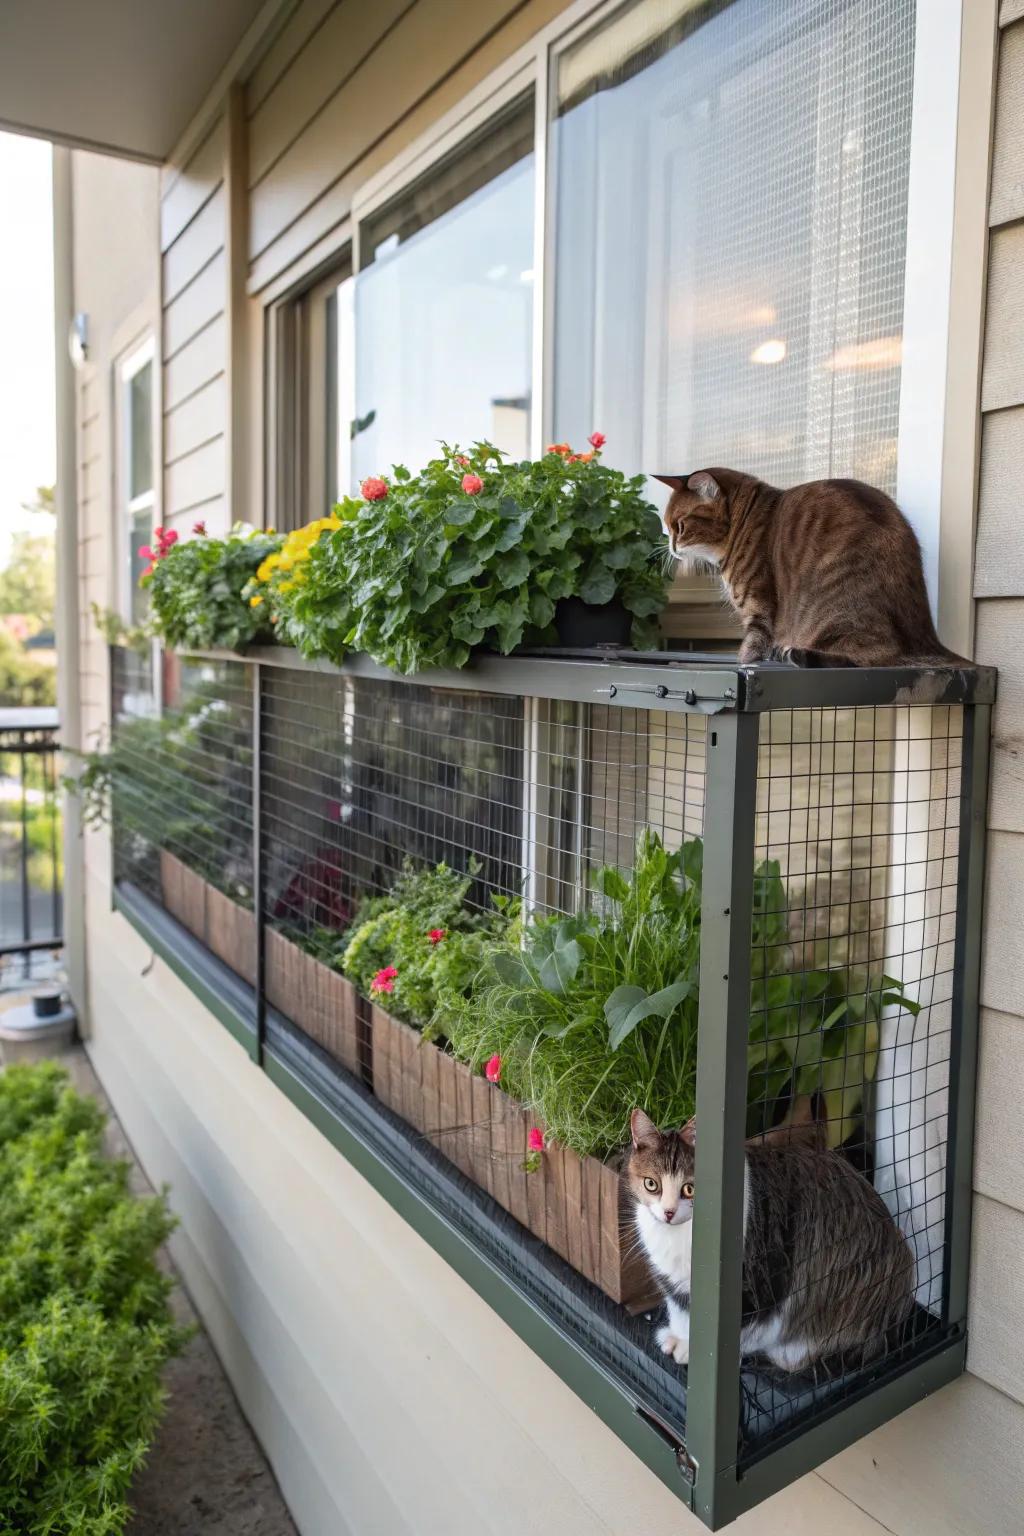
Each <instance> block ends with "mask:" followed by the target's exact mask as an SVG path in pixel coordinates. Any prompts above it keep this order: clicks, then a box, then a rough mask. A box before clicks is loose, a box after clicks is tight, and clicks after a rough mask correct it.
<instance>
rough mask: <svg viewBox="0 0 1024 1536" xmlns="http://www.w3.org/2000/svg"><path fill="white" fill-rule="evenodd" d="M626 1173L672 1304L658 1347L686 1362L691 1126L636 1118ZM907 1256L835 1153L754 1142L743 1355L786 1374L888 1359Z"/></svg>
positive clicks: (908, 1292) (795, 1139) (909, 1293)
mask: <svg viewBox="0 0 1024 1536" xmlns="http://www.w3.org/2000/svg"><path fill="white" fill-rule="evenodd" d="M630 1129H631V1132H632V1147H631V1150H630V1152H629V1156H628V1160H627V1162H626V1165H625V1168H624V1171H623V1181H624V1185H625V1189H626V1192H627V1194H628V1196H629V1197H630V1198H631V1199H632V1201H633V1202H634V1205H635V1213H636V1229H637V1233H638V1235H639V1238H640V1241H641V1243H642V1245H643V1248H644V1251H645V1252H646V1254H647V1257H648V1260H649V1262H650V1264H651V1267H652V1269H653V1270H654V1272H655V1274H656V1275H657V1277H658V1279H659V1281H660V1284H661V1287H662V1292H663V1294H664V1297H665V1306H666V1310H667V1321H666V1323H665V1324H664V1326H663V1327H661V1328H659V1330H658V1333H657V1335H656V1337H657V1342H658V1344H659V1345H660V1347H661V1349H662V1350H663V1352H664V1353H665V1354H666V1355H671V1356H672V1358H673V1359H674V1360H676V1361H678V1363H679V1364H680V1365H686V1364H687V1363H688V1361H689V1358H690V1257H691V1242H692V1233H693V1224H692V1217H693V1201H694V1195H695V1180H694V1161H695V1158H694V1143H695V1129H694V1122H693V1121H692V1120H691V1121H689V1123H688V1124H687V1125H685V1126H683V1128H682V1130H680V1131H667V1132H664V1133H663V1132H661V1131H659V1129H658V1127H657V1126H656V1125H655V1124H654V1122H653V1120H651V1118H650V1117H649V1116H648V1115H646V1114H645V1113H644V1111H643V1110H642V1109H635V1110H634V1111H633V1114H632V1117H631V1120H630ZM913 1275H914V1266H913V1260H912V1258H911V1254H910V1249H909V1248H908V1246H907V1243H906V1241H905V1239H904V1237H903V1234H902V1233H901V1232H900V1230H899V1228H898V1227H897V1226H896V1224H895V1222H894V1221H893V1219H892V1217H891V1216H890V1214H889V1212H888V1210H887V1209H886V1207H885V1205H884V1203H883V1201H882V1199H881V1197H880V1196H879V1195H878V1194H877V1193H876V1191H875V1190H874V1189H873V1188H872V1186H871V1185H870V1184H869V1183H868V1181H867V1180H866V1179H865V1178H864V1177H863V1176H862V1175H861V1174H859V1173H857V1172H856V1170H855V1169H853V1168H852V1167H851V1166H850V1164H849V1163H848V1162H847V1161H846V1160H845V1158H843V1157H842V1156H841V1155H840V1154H839V1153H837V1152H830V1151H827V1150H825V1149H824V1148H822V1147H820V1146H818V1145H816V1144H814V1140H813V1138H809V1139H802V1138H801V1137H799V1136H798V1135H797V1134H793V1135H781V1136H779V1135H773V1134H769V1136H767V1137H765V1138H764V1139H763V1140H754V1141H749V1142H748V1143H747V1145H746V1149H745V1154H744V1190H743V1331H742V1334H741V1338H740V1348H741V1352H742V1354H743V1355H745V1356H746V1355H766V1356H767V1357H768V1359H769V1360H770V1361H771V1362H772V1364H773V1365H775V1366H777V1367H778V1368H779V1369H780V1370H783V1371H804V1370H807V1369H809V1368H810V1367H811V1366H813V1365H814V1364H815V1363H816V1362H817V1361H819V1360H821V1359H823V1358H825V1357H829V1358H834V1357H839V1358H841V1359H842V1363H843V1366H844V1368H846V1369H852V1368H855V1367H856V1366H857V1365H860V1364H864V1363H865V1362H867V1361H868V1360H870V1359H872V1358H873V1357H874V1356H875V1355H877V1354H879V1353H881V1351H882V1350H883V1349H884V1347H885V1345H886V1335H887V1334H888V1333H889V1332H890V1330H892V1329H894V1328H897V1327H898V1326H899V1325H900V1324H902V1323H903V1322H905V1321H906V1319H907V1316H908V1314H909V1312H910V1309H911V1304H912V1299H913Z"/></svg>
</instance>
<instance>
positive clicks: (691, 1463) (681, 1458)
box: [633, 1403, 698, 1488]
mask: <svg viewBox="0 0 1024 1536" xmlns="http://www.w3.org/2000/svg"><path fill="white" fill-rule="evenodd" d="M633 1407H634V1410H635V1412H636V1415H637V1417H638V1418H640V1419H643V1421H644V1423H645V1424H646V1425H647V1426H648V1428H649V1429H653V1430H654V1433H655V1434H656V1435H657V1436H658V1437H659V1439H661V1440H664V1442H665V1444H666V1445H667V1446H669V1447H670V1448H671V1450H672V1453H673V1455H674V1456H675V1459H676V1466H677V1467H678V1468H679V1471H680V1474H681V1476H682V1479H683V1481H684V1483H686V1484H688V1486H689V1487H691V1488H695V1487H696V1485H697V1471H698V1465H697V1462H696V1461H695V1460H694V1458H693V1457H692V1456H691V1455H690V1453H689V1451H688V1450H687V1449H686V1442H685V1441H684V1440H681V1439H680V1438H679V1436H678V1434H677V1433H676V1431H675V1430H674V1429H673V1428H672V1426H671V1424H666V1422H665V1420H664V1419H662V1418H660V1417H659V1416H658V1414H656V1413H654V1412H653V1411H652V1410H651V1409H650V1408H647V1407H645V1406H644V1404H643V1403H634V1405H633Z"/></svg>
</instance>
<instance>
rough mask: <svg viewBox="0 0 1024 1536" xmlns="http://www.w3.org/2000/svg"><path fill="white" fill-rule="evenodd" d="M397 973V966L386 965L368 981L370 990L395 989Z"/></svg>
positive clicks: (384, 990)
mask: <svg viewBox="0 0 1024 1536" xmlns="http://www.w3.org/2000/svg"><path fill="white" fill-rule="evenodd" d="M397 975H398V967H397V966H395V965H386V966H385V967H384V969H383V970H382V971H378V972H377V974H376V976H375V977H374V978H373V980H372V981H371V982H370V991H371V992H393V991H394V990H395V977H396V976H397Z"/></svg>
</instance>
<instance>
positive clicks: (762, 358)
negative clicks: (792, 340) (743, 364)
mask: <svg viewBox="0 0 1024 1536" xmlns="http://www.w3.org/2000/svg"><path fill="white" fill-rule="evenodd" d="M785 355H786V343H785V342H784V341H783V340H782V338H781V336H773V337H772V339H771V341H762V343H761V345H760V346H759V347H755V348H754V350H753V352H751V354H750V361H751V362H752V363H762V364H764V365H765V366H768V365H770V364H772V363H781V362H782V360H783V358H784V357H785Z"/></svg>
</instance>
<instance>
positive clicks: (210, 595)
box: [142, 524, 282, 651]
mask: <svg viewBox="0 0 1024 1536" xmlns="http://www.w3.org/2000/svg"><path fill="white" fill-rule="evenodd" d="M281 542H282V541H281V539H280V537H279V536H278V535H277V534H269V533H254V532H253V531H252V530H251V529H246V528H243V527H242V525H240V524H239V525H236V527H235V528H234V529H233V530H232V533H231V534H230V536H229V537H228V538H226V539H210V538H207V537H206V536H205V535H199V536H197V537H195V538H192V539H188V540H187V541H186V542H184V543H181V542H179V543H177V544H175V545H174V546H173V547H172V548H171V549H169V550H168V552H167V553H166V554H165V555H163V556H161V557H160V558H159V559H157V560H156V561H154V563H153V566H152V570H151V573H150V574H148V575H144V576H143V577H142V584H143V585H144V586H146V587H148V589H149V595H150V602H151V604H152V622H153V628H154V630H155V631H156V633H157V634H158V635H159V636H160V637H161V639H162V640H164V641H165V642H166V644H167V645H172V646H182V647H184V648H186V649H191V650H209V649H210V648H211V647H214V646H224V647H225V648H226V649H228V650H232V651H237V650H241V649H242V648H243V646H246V645H253V644H265V643H267V642H268V641H271V640H273V638H274V631H273V627H272V625H271V623H270V615H269V612H268V609H267V607H266V605H265V604H263V603H260V602H257V603H256V604H255V606H253V604H252V603H250V602H248V601H246V600H244V599H243V597H242V588H243V587H244V586H245V585H246V583H247V582H248V581H249V579H250V577H251V576H253V574H254V573H255V571H256V568H257V566H259V565H260V563H261V562H262V561H263V560H264V559H265V558H266V556H267V555H269V554H272V553H273V552H274V551H275V550H277V549H279V548H280V545H281Z"/></svg>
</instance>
